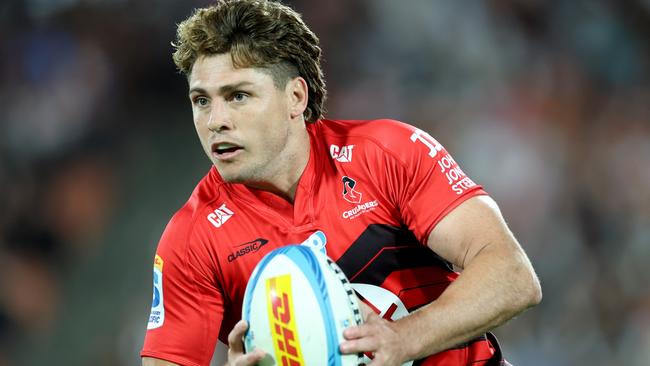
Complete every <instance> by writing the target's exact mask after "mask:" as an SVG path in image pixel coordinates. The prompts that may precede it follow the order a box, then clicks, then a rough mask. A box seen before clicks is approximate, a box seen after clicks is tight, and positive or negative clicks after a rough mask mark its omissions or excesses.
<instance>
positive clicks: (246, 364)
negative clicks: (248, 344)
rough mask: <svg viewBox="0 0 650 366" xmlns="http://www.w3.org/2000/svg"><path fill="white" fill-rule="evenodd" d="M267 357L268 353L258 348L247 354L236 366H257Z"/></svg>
mask: <svg viewBox="0 0 650 366" xmlns="http://www.w3.org/2000/svg"><path fill="white" fill-rule="evenodd" d="M265 356H266V352H264V351H263V350H262V349H261V348H258V349H256V350H254V351H253V352H251V353H247V354H245V355H243V356H241V357H240V358H239V359H238V360H237V362H236V366H251V365H255V364H256V363H258V362H259V361H260V360H261V359H263V358H264V357H265Z"/></svg>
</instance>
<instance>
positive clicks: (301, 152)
mask: <svg viewBox="0 0 650 366" xmlns="http://www.w3.org/2000/svg"><path fill="white" fill-rule="evenodd" d="M310 145H311V144H310V141H309V133H308V132H307V129H306V128H305V129H301V130H299V131H298V132H297V135H296V136H292V137H291V140H290V143H289V144H287V147H286V149H285V151H284V153H282V154H280V155H278V157H277V159H282V160H281V161H280V160H278V161H274V162H273V163H272V164H271V165H272V166H271V167H269V172H268V173H267V176H269V177H270V178H269V179H268V180H264V181H259V182H247V183H245V184H246V186H248V187H251V188H255V189H260V190H264V191H268V192H271V193H273V194H276V195H278V196H280V197H282V198H284V199H285V200H287V201H288V202H290V203H292V204H293V202H294V200H295V198H296V192H297V191H298V183H299V182H300V178H301V177H302V175H303V173H304V172H305V169H306V168H307V164H308V163H309V155H310V150H311V146H310Z"/></svg>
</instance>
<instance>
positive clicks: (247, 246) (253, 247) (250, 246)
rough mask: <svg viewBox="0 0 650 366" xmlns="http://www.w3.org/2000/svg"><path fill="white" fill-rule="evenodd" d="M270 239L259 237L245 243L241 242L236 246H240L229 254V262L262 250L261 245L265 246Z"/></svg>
mask: <svg viewBox="0 0 650 366" xmlns="http://www.w3.org/2000/svg"><path fill="white" fill-rule="evenodd" d="M268 242H269V241H268V240H267V239H262V238H257V239H255V240H251V241H249V242H247V243H244V244H239V245H237V246H236V247H235V248H238V249H237V250H235V251H234V252H232V253H230V254H229V255H228V262H232V261H234V260H235V259H237V258H239V257H242V256H244V255H246V254H248V253H254V252H257V251H258V250H260V248H261V247H263V246H265V245H266V243H268Z"/></svg>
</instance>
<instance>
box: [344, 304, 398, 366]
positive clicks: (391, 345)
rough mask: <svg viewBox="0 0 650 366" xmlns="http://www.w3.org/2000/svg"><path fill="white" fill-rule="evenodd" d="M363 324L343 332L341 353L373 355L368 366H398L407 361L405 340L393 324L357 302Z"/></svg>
mask: <svg viewBox="0 0 650 366" xmlns="http://www.w3.org/2000/svg"><path fill="white" fill-rule="evenodd" d="M359 303H360V305H361V311H362V313H363V315H364V319H365V322H364V323H363V324H361V325H359V326H357V327H349V328H347V329H345V330H344V331H343V337H344V338H345V339H346V341H344V342H342V343H341V345H340V349H341V352H342V353H346V354H349V353H359V352H368V353H371V354H372V355H373V360H372V363H370V366H393V365H394V366H399V365H401V364H402V363H404V362H406V361H408V359H407V355H406V352H405V347H404V346H403V345H402V343H401V342H403V341H404V340H405V339H406V338H405V337H403V336H400V335H399V334H398V333H397V331H396V329H395V327H394V325H393V323H391V322H389V321H388V320H386V319H383V318H380V317H379V315H377V314H376V313H375V312H373V311H372V309H370V307H369V306H368V305H366V304H365V303H363V302H362V301H359Z"/></svg>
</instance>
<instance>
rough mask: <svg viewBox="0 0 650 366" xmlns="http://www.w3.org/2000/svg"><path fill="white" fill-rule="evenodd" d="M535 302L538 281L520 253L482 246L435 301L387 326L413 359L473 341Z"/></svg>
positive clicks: (492, 246)
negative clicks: (389, 326)
mask: <svg viewBox="0 0 650 366" xmlns="http://www.w3.org/2000/svg"><path fill="white" fill-rule="evenodd" d="M540 301H541V290H540V287H539V282H538V280H537V277H536V276H535V274H534V272H533V269H532V266H531V265H530V262H529V261H528V259H527V258H526V256H525V255H524V254H523V252H522V251H521V250H520V249H519V248H518V247H517V248H512V247H511V246H510V245H506V244H503V245H488V246H486V247H485V248H484V249H483V250H482V251H481V252H480V253H479V254H477V255H476V256H475V257H474V258H473V260H472V262H471V264H470V265H468V266H467V268H466V269H465V270H464V271H463V272H462V273H461V275H460V276H459V277H458V278H457V279H456V281H454V282H453V283H451V284H450V285H449V287H448V288H447V289H446V290H445V291H444V292H443V293H442V294H441V295H440V297H439V298H438V299H437V300H435V301H434V302H432V303H431V304H429V305H427V306H424V307H423V308H421V309H419V310H418V311H416V312H414V313H413V314H411V315H409V316H407V317H405V318H402V319H400V320H398V321H396V322H395V323H394V325H393V326H394V327H396V330H397V331H398V332H399V333H401V334H403V335H405V336H404V337H403V338H402V339H405V344H404V347H405V349H406V350H407V354H408V355H409V356H410V357H409V358H410V359H419V358H423V357H425V356H427V355H430V354H435V353H438V352H440V351H443V350H446V349H449V348H451V347H453V346H456V345H458V344H460V343H462V342H466V341H468V340H470V339H473V338H475V337H477V336H479V335H481V334H483V333H485V332H486V331H488V330H490V329H492V328H494V327H497V326H499V325H501V324H503V323H504V322H506V321H507V320H509V319H511V318H512V317H514V316H515V315H517V314H519V313H521V312H522V311H524V310H526V309H527V308H529V307H531V306H534V305H536V304H538V303H539V302H540ZM407 334H408V337H406V335H407ZM406 339H408V341H406Z"/></svg>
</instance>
